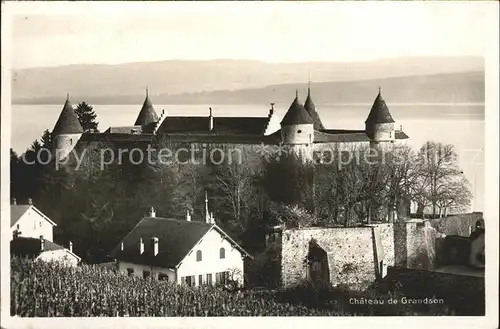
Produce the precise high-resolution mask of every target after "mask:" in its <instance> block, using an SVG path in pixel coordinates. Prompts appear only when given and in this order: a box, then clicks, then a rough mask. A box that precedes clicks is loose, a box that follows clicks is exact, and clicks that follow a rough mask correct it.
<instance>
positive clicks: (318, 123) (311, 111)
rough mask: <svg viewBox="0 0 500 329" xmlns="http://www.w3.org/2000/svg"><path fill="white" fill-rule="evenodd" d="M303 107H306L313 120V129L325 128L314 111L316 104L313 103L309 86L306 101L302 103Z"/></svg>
mask: <svg viewBox="0 0 500 329" xmlns="http://www.w3.org/2000/svg"><path fill="white" fill-rule="evenodd" d="M304 108H305V109H306V111H307V113H309V115H310V116H311V118H312V119H313V121H314V129H315V130H321V129H325V126H323V123H322V122H321V119H320V118H319V114H318V112H317V111H316V106H315V105H314V102H313V100H312V97H311V88H307V98H306V102H305V103H304Z"/></svg>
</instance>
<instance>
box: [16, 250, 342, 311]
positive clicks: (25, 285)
mask: <svg viewBox="0 0 500 329" xmlns="http://www.w3.org/2000/svg"><path fill="white" fill-rule="evenodd" d="M11 314H12V315H18V316H26V317H57V316H61V317H71V316H79V317H89V316H109V317H112V316H132V317H139V316H284V315H337V314H338V313H336V312H335V311H332V310H314V309H309V308H307V307H304V306H298V305H292V304H289V303H278V302H275V301H273V300H271V299H270V298H268V297H265V296H259V293H258V292H254V291H245V292H236V293H234V292H230V291H226V290H224V289H222V288H217V287H211V286H202V287H186V286H181V285H176V284H172V283H167V282H162V281H156V280H144V279H141V278H136V277H128V276H125V275H122V274H117V273H115V272H113V271H110V270H105V269H101V268H96V267H92V266H85V265H84V266H80V267H77V268H71V267H62V266H60V265H57V264H56V263H44V262H33V261H28V260H23V259H17V258H14V259H13V260H12V261H11Z"/></svg>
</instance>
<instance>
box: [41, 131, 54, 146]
mask: <svg viewBox="0 0 500 329" xmlns="http://www.w3.org/2000/svg"><path fill="white" fill-rule="evenodd" d="M40 141H41V144H42V147H43V148H46V149H47V150H52V134H51V133H50V131H49V130H48V129H45V131H44V132H43V135H42V137H41V138H40Z"/></svg>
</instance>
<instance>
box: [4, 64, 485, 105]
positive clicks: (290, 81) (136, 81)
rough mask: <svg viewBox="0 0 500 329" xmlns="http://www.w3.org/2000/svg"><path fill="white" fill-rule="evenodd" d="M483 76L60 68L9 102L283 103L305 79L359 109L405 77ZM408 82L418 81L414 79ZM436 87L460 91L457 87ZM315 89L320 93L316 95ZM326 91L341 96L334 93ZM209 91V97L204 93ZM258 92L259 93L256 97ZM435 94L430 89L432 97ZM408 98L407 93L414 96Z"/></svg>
mask: <svg viewBox="0 0 500 329" xmlns="http://www.w3.org/2000/svg"><path fill="white" fill-rule="evenodd" d="M483 71H484V61H483V59H482V58H479V57H408V58H395V59H383V60H377V61H371V62H349V63H339V62H311V63H265V62H258V61H245V60H213V61H174V60H172V61H162V62H147V63H128V64H119V65H68V66H60V67H47V68H30V69H21V70H14V71H13V72H12V98H13V102H14V103H17V104H21V103H25V104H26V103H30V104H35V103H38V104H47V103H53V104H54V103H55V104H58V103H60V102H61V99H63V100H64V98H65V96H66V93H70V94H71V96H72V99H74V100H75V101H76V100H79V99H81V100H86V101H88V102H90V103H94V104H95V103H103V104H106V103H107V104H109V103H113V104H129V103H133V104H137V103H140V102H142V100H143V97H144V88H145V87H146V86H148V87H149V90H150V95H151V96H152V97H153V99H154V102H155V103H171V102H182V103H200V102H205V101H206V100H210V102H217V103H230V102H238V103H241V102H243V103H250V102H255V101H259V102H262V101H265V102H268V101H270V100H271V99H272V100H273V101H276V102H280V101H281V99H282V100H283V101H285V99H286V101H287V102H288V100H289V98H290V96H289V95H287V97H285V94H288V92H289V88H292V89H295V88H296V87H297V86H300V87H301V88H304V86H305V85H306V84H307V80H308V77H309V75H310V76H311V79H312V81H314V83H313V87H314V88H315V94H316V95H317V97H319V98H320V99H323V98H324V99H327V100H328V101H329V102H337V101H339V100H340V101H346V102H348V101H349V102H350V101H356V102H363V101H364V99H365V98H366V97H368V95H370V97H369V98H372V97H373V89H372V84H374V83H375V84H378V83H382V82H384V83H383V88H384V90H387V92H391V93H392V92H393V91H392V87H389V86H386V85H385V84H386V83H390V81H393V83H394V86H395V87H397V84H398V80H397V79H404V77H409V76H412V77H411V78H410V80H408V81H407V82H405V81H406V80H401V81H403V82H405V83H410V81H413V83H417V84H422V86H424V85H425V84H426V81H427V79H431V80H432V81H434V82H436V81H437V80H439V79H438V78H424V76H429V75H436V77H437V76H439V75H441V74H444V73H446V74H449V73H464V72H483ZM416 75H419V76H422V77H421V78H414V77H413V76H416ZM466 76H467V78H471V76H470V73H466ZM443 77H444V76H443ZM386 78H397V79H396V80H386ZM436 79H437V80H436ZM444 79H445V80H446V78H444ZM450 79H452V78H450ZM443 82H453V83H454V84H460V82H457V81H443ZM468 83H471V82H470V81H465V82H463V84H465V85H467V84H468ZM266 86H269V87H266ZM434 86H435V85H434ZM408 87H410V86H409V85H406V88H400V89H395V90H394V92H396V91H398V90H406V91H405V93H406V94H408V93H411V92H409V91H408ZM322 88H325V91H321V90H322ZM331 88H336V89H338V90H341V91H342V92H341V93H338V92H337V91H336V89H331ZM351 88H361V89H363V88H367V89H370V90H371V91H370V92H369V93H368V92H364V91H363V90H349V89H351ZM273 89H274V93H272V90H273ZM326 89H328V91H326ZM412 89H413V88H410V89H409V90H412ZM439 89H440V90H442V91H443V95H444V94H446V90H447V89H449V88H448V87H447V86H441V88H439ZM219 90H220V91H219ZM251 90H253V91H251ZM213 91H217V92H216V93H211V92H213ZM263 91H264V94H259V95H258V93H261V92H263ZM253 93H255V95H254V96H252V95H253ZM280 93H283V95H281V94H280ZM436 93H437V90H436V91H435V92H434V94H436ZM341 94H342V95H341ZM351 94H352V96H350V95H351ZM365 94H366V95H365ZM431 94H433V92H430V91H429V92H426V93H425V95H429V97H430V99H429V100H432V99H434V98H436V99H439V98H440V97H438V96H432V97H431V96H430V95H431ZM322 95H325V96H322ZM416 96H417V94H416V93H415V95H414V97H416ZM219 97H220V99H219ZM446 97H448V96H446ZM446 97H445V98H446ZM460 97H463V96H460ZM466 99H468V98H467V97H466Z"/></svg>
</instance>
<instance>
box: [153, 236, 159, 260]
mask: <svg viewBox="0 0 500 329" xmlns="http://www.w3.org/2000/svg"><path fill="white" fill-rule="evenodd" d="M158 244H159V241H158V238H157V237H152V238H151V247H152V248H151V250H152V251H153V256H156V255H158Z"/></svg>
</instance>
